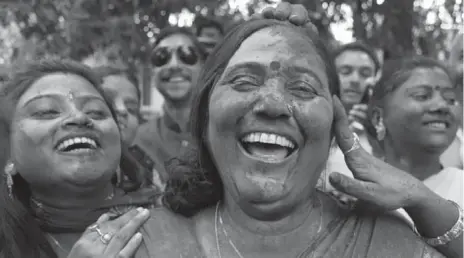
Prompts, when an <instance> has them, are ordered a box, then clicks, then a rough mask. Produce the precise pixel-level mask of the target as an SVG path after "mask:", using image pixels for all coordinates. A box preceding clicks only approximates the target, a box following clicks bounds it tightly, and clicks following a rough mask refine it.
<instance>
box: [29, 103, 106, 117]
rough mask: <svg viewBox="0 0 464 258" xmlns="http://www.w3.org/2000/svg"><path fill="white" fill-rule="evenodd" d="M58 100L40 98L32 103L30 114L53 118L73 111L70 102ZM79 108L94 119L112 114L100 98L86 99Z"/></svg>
mask: <svg viewBox="0 0 464 258" xmlns="http://www.w3.org/2000/svg"><path fill="white" fill-rule="evenodd" d="M58 102H59V101H54V100H38V101H36V103H35V104H32V105H30V108H29V110H30V111H29V113H30V116H31V117H32V118H34V119H38V120H52V119H56V118H59V117H60V116H61V115H63V114H66V113H69V112H73V111H72V108H71V107H70V106H69V104H65V103H58ZM78 108H79V109H80V110H81V112H83V113H84V114H86V115H88V116H89V118H91V119H94V120H102V119H106V118H107V117H108V116H110V111H109V110H108V108H106V107H105V105H104V104H103V103H99V101H98V100H89V101H86V103H83V105H81V107H78Z"/></svg>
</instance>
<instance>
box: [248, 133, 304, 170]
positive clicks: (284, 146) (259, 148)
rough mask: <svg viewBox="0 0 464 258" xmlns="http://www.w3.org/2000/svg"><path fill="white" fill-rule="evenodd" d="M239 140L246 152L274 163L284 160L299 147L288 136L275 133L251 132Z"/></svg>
mask: <svg viewBox="0 0 464 258" xmlns="http://www.w3.org/2000/svg"><path fill="white" fill-rule="evenodd" d="M239 142H240V146H241V147H242V148H243V150H244V152H245V153H246V154H248V155H250V156H251V157H253V158H255V159H260V160H263V161H265V162H272V163H278V162H282V161H284V160H285V159H286V158H288V157H289V156H290V155H292V154H293V153H294V152H295V151H296V150H297V149H298V148H297V145H296V143H295V142H294V141H292V140H291V139H289V138H288V137H285V136H282V135H278V134H273V133H262V132H254V133H249V134H246V135H245V136H243V137H242V138H241V139H240V141H239Z"/></svg>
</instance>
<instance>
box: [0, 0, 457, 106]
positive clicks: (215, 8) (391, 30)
mask: <svg viewBox="0 0 464 258" xmlns="http://www.w3.org/2000/svg"><path fill="white" fill-rule="evenodd" d="M284 1H287V2H290V3H293V4H303V5H304V6H305V7H306V8H307V9H308V10H309V11H310V13H311V16H312V20H313V22H314V23H315V25H316V27H317V28H318V30H319V33H320V35H321V37H322V38H323V39H325V40H326V41H327V42H328V43H329V44H330V45H332V46H335V45H337V44H338V42H337V41H336V40H335V37H334V35H333V34H332V32H331V29H330V28H331V26H333V25H334V24H337V23H340V22H349V23H352V29H353V36H354V38H356V39H358V40H363V41H366V42H367V43H370V44H372V45H373V46H375V47H378V48H380V49H383V50H385V52H386V53H387V55H389V56H390V57H395V56H405V55H408V54H411V53H421V54H424V55H429V56H434V57H438V56H440V55H441V57H445V55H444V54H443V50H444V49H446V43H447V40H448V39H449V38H450V37H452V36H454V34H455V32H456V31H457V30H458V29H459V28H461V27H462V20H463V19H462V18H463V17H462V16H463V14H462V11H463V6H462V0H429V2H431V3H432V4H431V5H430V6H425V7H424V6H423V5H420V4H418V3H419V2H420V1H422V0H319V1H309V0H284ZM276 2H280V0H249V2H248V5H247V8H246V9H244V10H239V9H236V8H235V7H234V2H233V1H229V0H156V1H155V0H99V1H95V0H0V35H2V37H3V38H2V37H0V63H2V59H10V60H7V63H11V62H15V63H19V64H21V62H23V61H24V60H28V59H31V58H34V57H37V56H46V55H61V56H67V57H71V58H74V59H77V60H84V59H85V60H87V61H88V62H93V64H94V65H99V64H106V63H112V64H117V65H125V64H131V65H135V66H136V67H138V68H139V70H140V71H142V76H141V77H142V80H141V81H142V82H143V85H144V88H145V89H149V79H150V78H149V76H148V74H149V70H148V66H147V65H146V63H147V60H146V57H148V56H149V55H148V51H150V45H151V43H152V42H153V41H154V39H155V38H156V35H157V33H159V30H160V28H163V27H165V26H168V25H169V24H173V23H174V24H176V23H177V24H180V23H182V22H183V21H181V20H179V19H178V18H179V17H178V16H176V15H175V14H178V13H183V14H190V15H191V16H198V15H203V16H215V17H216V19H218V20H221V21H222V22H223V23H224V25H225V27H226V28H227V27H229V25H231V24H235V23H236V22H240V21H242V20H244V19H246V18H247V17H249V16H250V15H252V14H253V13H254V12H256V11H257V10H260V9H261V8H262V7H264V6H265V5H267V4H275V3H276ZM350 14H351V15H350ZM191 20H193V19H191ZM186 25H190V24H186ZM18 33H19V35H20V36H22V37H21V38H22V39H21V40H18V37H17V35H18ZM5 35H7V36H5ZM12 46H15V47H13V48H12ZM89 57H90V58H89ZM145 97H146V96H145ZM147 101H149V100H148V99H146V100H145V102H147Z"/></svg>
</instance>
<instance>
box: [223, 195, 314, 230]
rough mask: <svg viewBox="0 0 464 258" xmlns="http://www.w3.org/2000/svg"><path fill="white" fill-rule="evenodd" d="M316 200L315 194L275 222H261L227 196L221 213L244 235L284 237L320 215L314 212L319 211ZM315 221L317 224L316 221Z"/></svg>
mask: <svg viewBox="0 0 464 258" xmlns="http://www.w3.org/2000/svg"><path fill="white" fill-rule="evenodd" d="M316 198H318V197H317V193H316V192H314V193H313V194H311V195H309V196H308V197H307V198H305V199H304V200H302V202H301V204H300V205H297V206H296V207H294V208H293V209H291V208H290V209H289V210H288V211H287V213H286V214H284V215H283V216H281V217H280V218H276V219H275V220H260V219H257V218H254V217H252V216H250V215H248V214H247V213H245V212H244V211H243V210H242V208H241V207H239V205H238V204H237V203H236V202H235V200H233V199H232V198H231V197H230V196H229V195H227V194H226V196H225V198H224V206H223V207H222V211H221V212H222V214H224V217H225V219H226V220H229V221H231V222H232V225H231V226H235V228H236V229H237V231H239V232H240V231H242V233H244V232H243V230H245V231H248V232H250V233H252V234H254V235H261V236H277V235H284V234H286V233H290V232H292V231H294V230H295V229H297V228H299V227H300V226H301V225H303V224H304V223H305V222H306V221H307V219H308V218H309V216H311V215H312V214H319V212H314V210H315V209H317V208H316V207H315V205H314V204H315V202H317V201H315V200H316ZM314 221H315V222H317V221H316V220H314ZM240 229H243V230H240Z"/></svg>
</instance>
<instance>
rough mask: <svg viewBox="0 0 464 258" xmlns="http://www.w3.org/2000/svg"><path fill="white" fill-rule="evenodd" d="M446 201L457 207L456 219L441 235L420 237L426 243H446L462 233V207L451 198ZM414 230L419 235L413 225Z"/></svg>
mask: <svg viewBox="0 0 464 258" xmlns="http://www.w3.org/2000/svg"><path fill="white" fill-rule="evenodd" d="M448 201H449V202H451V203H452V204H453V205H454V206H456V208H458V211H459V217H458V220H457V221H456V223H455V224H454V225H453V227H452V228H451V229H450V230H448V231H447V232H446V233H445V234H443V235H442V236H439V237H435V238H425V237H422V238H423V239H424V241H425V242H426V243H427V244H429V245H430V246H441V245H446V244H448V243H449V242H451V241H453V240H455V239H457V238H458V237H460V236H461V235H462V232H463V229H464V223H463V219H464V217H463V211H462V208H461V207H460V206H459V205H458V204H457V203H455V202H453V201H451V200H448ZM414 232H416V234H417V235H419V236H420V234H419V232H418V231H417V228H416V226H414Z"/></svg>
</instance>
